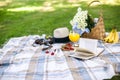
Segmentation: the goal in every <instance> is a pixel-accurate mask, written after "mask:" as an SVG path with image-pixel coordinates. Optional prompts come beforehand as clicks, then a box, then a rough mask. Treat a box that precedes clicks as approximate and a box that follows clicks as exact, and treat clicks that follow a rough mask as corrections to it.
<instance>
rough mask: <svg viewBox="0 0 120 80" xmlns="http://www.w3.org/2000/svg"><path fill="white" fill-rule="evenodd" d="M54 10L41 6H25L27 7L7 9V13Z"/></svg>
mask: <svg viewBox="0 0 120 80" xmlns="http://www.w3.org/2000/svg"><path fill="white" fill-rule="evenodd" d="M54 10H55V9H54V8H53V7H42V6H37V7H36V6H32V7H31V6H27V7H19V8H12V9H8V10H7V11H13V12H20V11H30V12H32V11H43V12H44V11H48V12H49V11H54Z"/></svg>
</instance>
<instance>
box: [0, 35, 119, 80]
mask: <svg viewBox="0 0 120 80" xmlns="http://www.w3.org/2000/svg"><path fill="white" fill-rule="evenodd" d="M37 38H40V36H39V35H29V36H23V37H17V38H11V39H10V40H9V41H8V42H7V43H6V44H5V45H4V47H3V48H2V49H1V50H0V80H103V79H108V78H111V77H112V76H113V75H115V74H117V73H119V72H120V69H119V66H120V64H119V63H120V44H104V43H102V42H99V44H98V47H103V48H105V50H104V52H103V53H102V54H101V55H99V56H97V57H94V58H92V59H89V60H80V59H75V58H73V57H69V56H68V55H69V53H70V52H69V51H61V50H60V51H57V52H56V53H55V54H54V55H51V53H52V52H53V51H54V49H56V48H60V46H61V44H54V45H53V48H52V49H51V51H50V53H48V54H46V52H45V51H42V48H43V46H40V45H38V46H36V47H34V46H32V44H33V43H34V41H35V40H36V39H37Z"/></svg>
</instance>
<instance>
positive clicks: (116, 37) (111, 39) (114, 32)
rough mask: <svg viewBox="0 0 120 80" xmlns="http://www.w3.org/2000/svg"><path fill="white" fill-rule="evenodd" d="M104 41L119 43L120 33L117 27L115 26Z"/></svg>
mask: <svg viewBox="0 0 120 80" xmlns="http://www.w3.org/2000/svg"><path fill="white" fill-rule="evenodd" d="M104 41H105V42H107V43H117V42H118V41H119V34H118V32H117V29H116V28H113V29H112V30H111V32H110V33H109V34H108V36H107V37H106V38H104Z"/></svg>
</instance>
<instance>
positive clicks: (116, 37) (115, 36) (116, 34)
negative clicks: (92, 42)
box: [113, 29, 119, 43]
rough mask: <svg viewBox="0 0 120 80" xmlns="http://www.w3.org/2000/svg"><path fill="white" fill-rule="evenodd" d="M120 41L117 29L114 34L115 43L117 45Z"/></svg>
mask: <svg viewBox="0 0 120 80" xmlns="http://www.w3.org/2000/svg"><path fill="white" fill-rule="evenodd" d="M118 41H119V34H118V32H117V29H115V33H114V41H113V43H117V42H118Z"/></svg>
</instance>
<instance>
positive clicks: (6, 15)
mask: <svg viewBox="0 0 120 80" xmlns="http://www.w3.org/2000/svg"><path fill="white" fill-rule="evenodd" d="M3 1H4V0H3ZM68 1H70V0H12V2H11V3H9V4H8V5H7V6H4V7H0V46H1V47H2V45H3V44H4V43H5V42H6V41H7V40H9V39H10V38H12V37H19V36H25V35H34V34H38V35H41V34H44V33H45V34H47V35H52V32H53V30H54V29H55V28H58V27H64V26H66V27H68V28H69V29H71V25H70V23H69V21H70V20H71V19H72V18H73V16H74V15H75V13H76V11H77V8H78V7H82V8H83V9H84V10H85V9H87V10H88V11H89V14H91V15H92V17H93V18H94V17H99V11H100V9H102V11H103V17H104V22H105V29H106V31H110V30H111V28H112V27H113V26H116V27H117V29H118V31H120V17H119V15H120V10H119V9H120V5H119V4H118V5H107V4H102V5H97V6H91V7H89V8H88V6H87V5H88V4H87V3H86V2H80V1H81V0H80V1H79V0H78V2H71V3H70V2H68ZM71 1H72V0H71ZM73 1H74V0H73Z"/></svg>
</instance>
